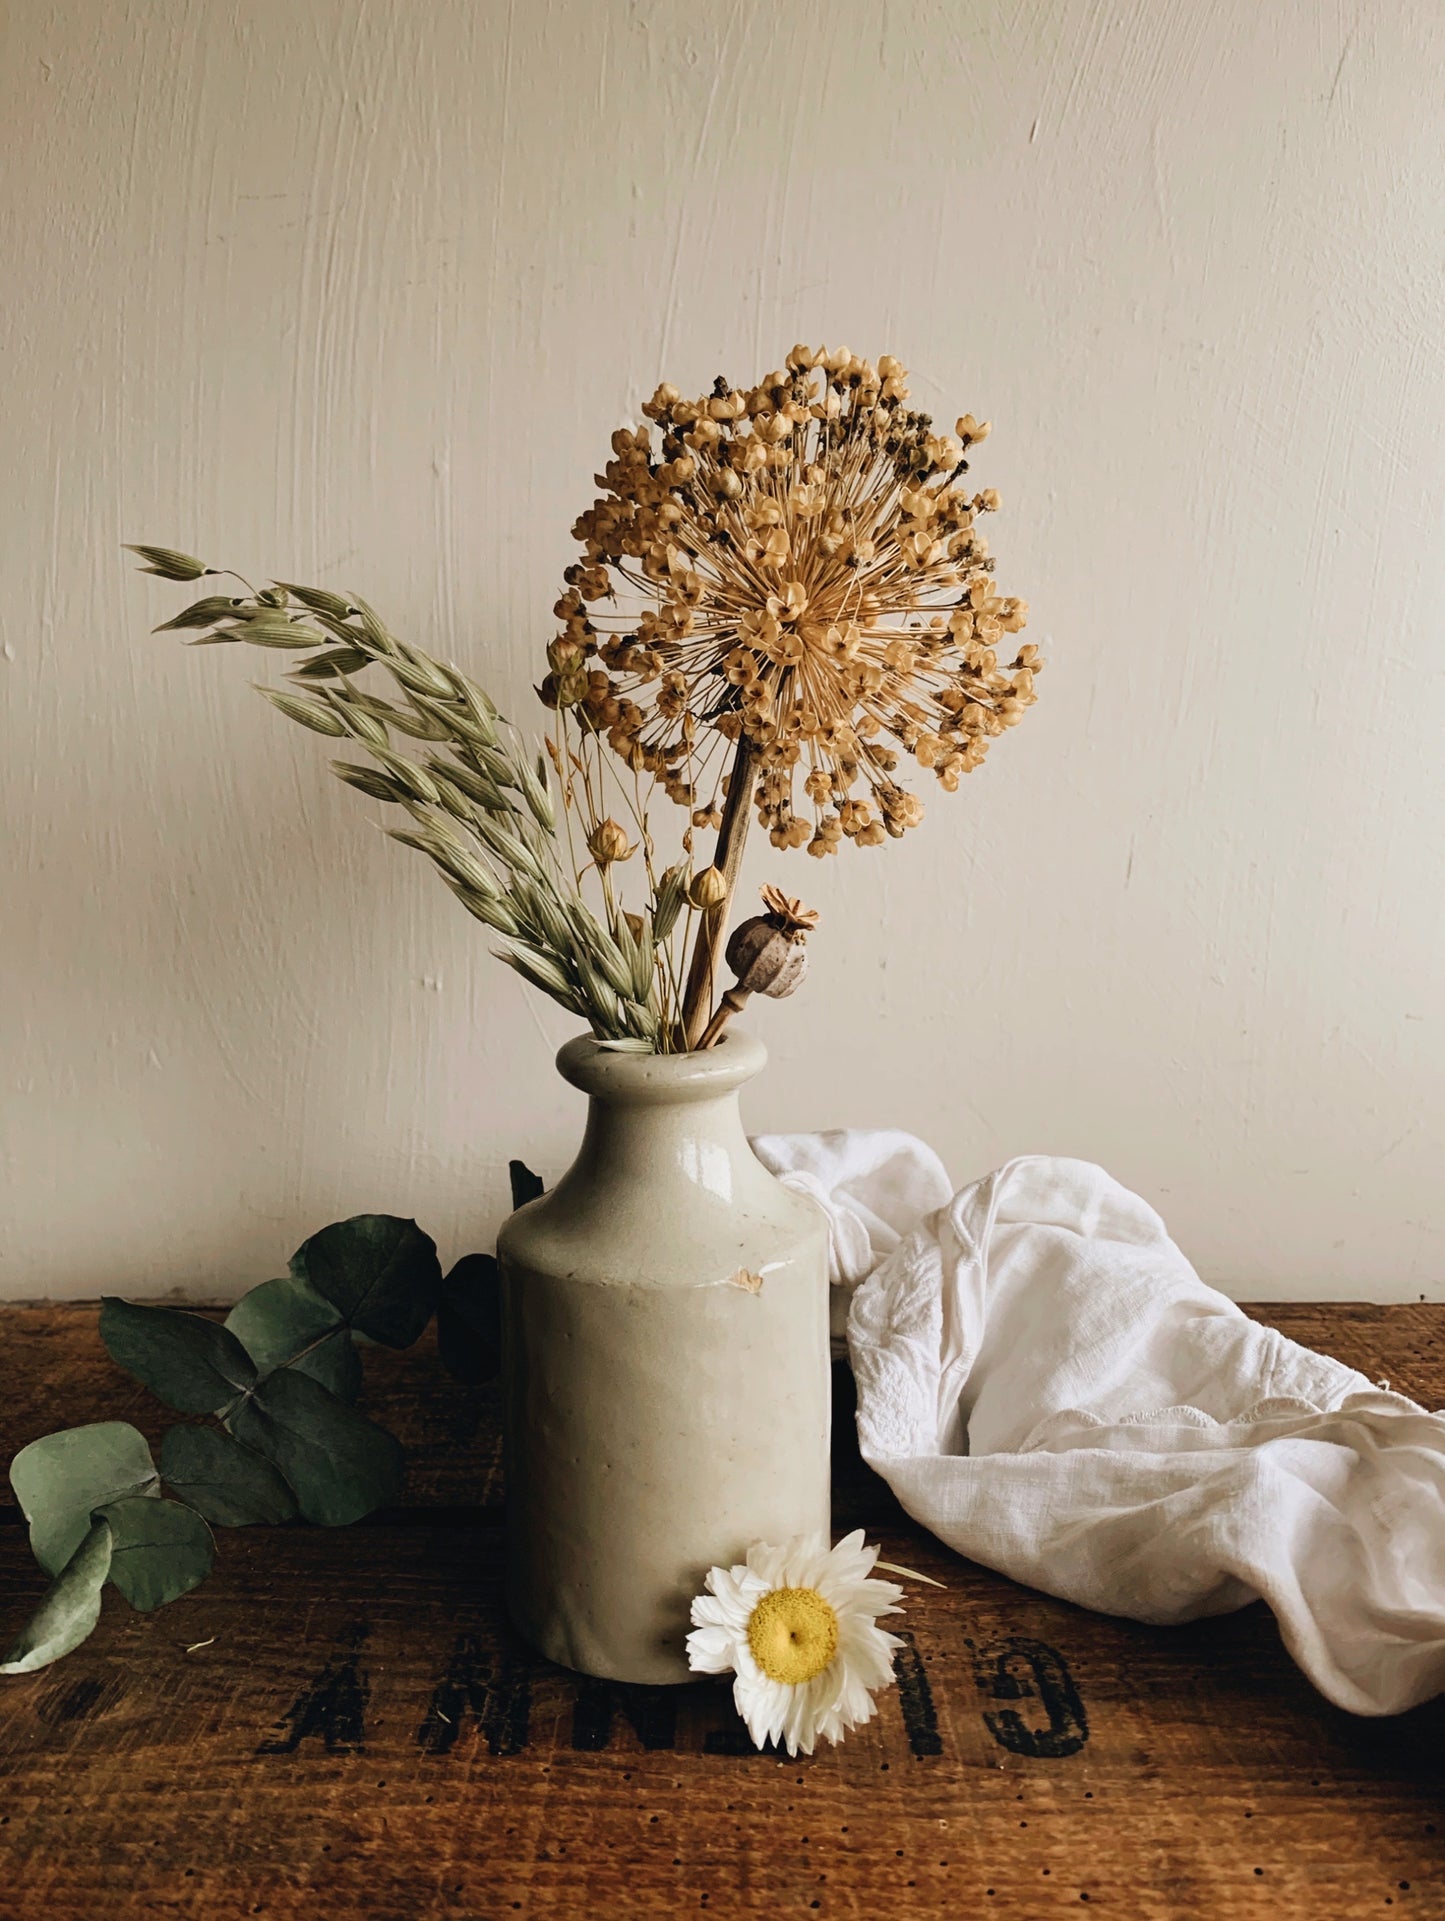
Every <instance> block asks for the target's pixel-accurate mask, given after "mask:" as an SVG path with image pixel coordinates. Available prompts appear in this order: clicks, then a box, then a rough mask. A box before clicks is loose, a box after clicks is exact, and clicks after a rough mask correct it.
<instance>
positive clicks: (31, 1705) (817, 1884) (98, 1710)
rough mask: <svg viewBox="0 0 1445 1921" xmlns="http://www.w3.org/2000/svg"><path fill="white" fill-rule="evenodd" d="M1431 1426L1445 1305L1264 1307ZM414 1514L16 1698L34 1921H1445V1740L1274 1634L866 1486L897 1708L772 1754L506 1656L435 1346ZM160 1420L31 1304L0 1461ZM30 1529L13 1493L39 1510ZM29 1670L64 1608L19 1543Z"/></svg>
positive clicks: (13, 1750) (839, 1471)
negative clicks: (51, 1611)
mask: <svg viewBox="0 0 1445 1921" xmlns="http://www.w3.org/2000/svg"><path fill="white" fill-rule="evenodd" d="M1250 1311H1251V1312H1253V1313H1255V1314H1256V1316H1257V1317H1258V1318H1259V1319H1261V1320H1266V1321H1269V1322H1271V1323H1272V1324H1273V1325H1275V1326H1277V1327H1279V1328H1281V1329H1283V1330H1284V1332H1285V1333H1287V1334H1290V1335H1292V1336H1293V1337H1294V1338H1296V1339H1299V1340H1302V1341H1305V1342H1307V1343H1308V1344H1309V1345H1311V1346H1315V1347H1320V1348H1323V1349H1325V1350H1327V1351H1328V1352H1330V1353H1332V1354H1336V1355H1338V1356H1339V1358H1340V1359H1341V1360H1344V1361H1347V1362H1349V1363H1351V1364H1352V1365H1354V1366H1356V1367H1358V1368H1361V1369H1363V1370H1364V1371H1365V1372H1366V1373H1368V1374H1370V1375H1372V1376H1374V1377H1381V1376H1384V1377H1388V1378H1389V1379H1390V1381H1391V1382H1392V1383H1393V1385H1394V1386H1395V1387H1397V1388H1399V1389H1400V1390H1401V1391H1403V1392H1405V1393H1407V1394H1410V1395H1413V1396H1414V1397H1416V1398H1417V1399H1419V1400H1421V1401H1423V1402H1425V1403H1426V1404H1427V1405H1429V1406H1440V1405H1445V1307H1427V1306H1420V1307H1368V1306H1329V1307H1306V1306H1289V1307H1285V1306H1281V1305H1271V1306H1268V1307H1262V1308H1256V1309H1251V1310H1250ZM368 1369H369V1378H370V1380H371V1382H372V1383H373V1385H372V1387H371V1388H370V1389H369V1395H370V1398H369V1403H368V1405H369V1407H370V1410H371V1411H372V1412H373V1413H374V1414H375V1415H376V1416H377V1418H379V1419H380V1420H382V1421H384V1422H385V1423H386V1424H387V1425H389V1426H391V1427H392V1428H393V1429H394V1430H395V1431H396V1432H397V1433H399V1434H400V1435H401V1436H402V1438H403V1439H404V1440H405V1442H406V1444H407V1447H408V1452H409V1455H410V1458H411V1461H412V1471H411V1478H410V1482H409V1494H408V1504H407V1505H406V1506H405V1507H403V1508H399V1509H396V1510H392V1511H388V1512H386V1513H384V1514H382V1515H379V1516H376V1517H374V1518H373V1519H372V1520H371V1521H369V1522H367V1523H364V1524H362V1525H360V1526H358V1527H354V1528H349V1529H344V1530H339V1531H334V1532H327V1531H322V1530H318V1529H308V1528H298V1527H292V1528H283V1529H272V1530H262V1529H257V1528H247V1529H238V1530H233V1531H222V1532H220V1533H218V1542H219V1549H220V1551H219V1555H218V1561H217V1567H216V1570H215V1572H214V1573H213V1574H212V1576H211V1577H210V1579H209V1580H207V1581H206V1582H205V1583H204V1585H203V1586H202V1587H200V1588H198V1589H197V1590H196V1591H195V1592H194V1593H193V1594H191V1595H188V1596H187V1597H186V1598H185V1599H183V1600H181V1601H177V1602H174V1603H173V1604H172V1605H171V1606H169V1607H167V1608H164V1609H162V1610H161V1611H160V1612H159V1613H157V1614H153V1615H149V1616H142V1615H138V1614H135V1613H132V1612H131V1611H130V1610H129V1608H128V1607H127V1606H126V1604H125V1602H124V1601H123V1600H121V1598H120V1597H119V1596H118V1595H116V1594H115V1592H114V1591H113V1590H109V1589H108V1590H107V1593H106V1600H105V1608H104V1614H103V1617H102V1620H101V1624H100V1627H99V1628H98V1629H97V1631H96V1633H95V1635H94V1636H93V1637H92V1639H91V1640H90V1641H89V1642H88V1643H87V1644H86V1645H85V1646H84V1647H83V1648H81V1649H80V1650H79V1651H77V1652H76V1653H75V1654H73V1655H71V1656H70V1657H69V1658H68V1659H67V1660H65V1661H63V1662H61V1663H59V1664H58V1665H57V1666H55V1667H52V1668H50V1669H47V1670H46V1671H45V1672H43V1673H41V1674H38V1675H34V1676H30V1677H26V1678H24V1679H16V1680H3V1681H0V1916H3V1917H5V1918H6V1921H9V1918H10V1917H17V1918H19V1921H29V1917H37V1921H39V1918H40V1917H44V1921H70V1917H76V1918H77V1921H79V1918H80V1917H84V1918H85V1921H99V1918H100V1917H107V1916H122V1915H123V1916H139V1915H192V1914H194V1915H206V1916H210V1917H218V1918H219V1921H229V1917H231V1916H242V1915H262V1916H268V1915H269V1916H275V1917H282V1916H300V1915H305V1916H307V1917H309V1918H310V1921H329V1917H333V1916H336V1917H340V1916H348V1917H355V1921H430V1918H431V1917H437V1918H438V1921H441V1918H443V1917H445V1921H463V1918H464V1917H485V1921H493V1917H507V1916H510V1915H513V1914H521V1915H524V1916H525V1915H530V1916H538V1917H549V1918H550V1917H567V1921H574V1918H577V1917H582V1916H604V1917H610V1916H624V1917H632V1916H636V1917H643V1916H647V1917H654V1916H655V1917H667V1918H668V1921H674V1918H675V1917H678V1916H685V1915H691V1914H708V1915H712V1916H719V1917H732V1916H753V1915H768V1916H786V1915H794V1914H796V1915H799V1916H803V1917H808V1916H812V1915H819V1916H823V1917H827V1916H834V1917H842V1916H849V1917H858V1918H859V1921H934V1917H938V1921H942V1918H943V1917H948V1921H975V1917H991V1918H996V1921H1044V1917H1050V1916H1056V1915H1062V1914H1070V1915H1077V1914H1080V1913H1081V1912H1088V1913H1095V1912H1099V1913H1103V1914H1107V1915H1113V1916H1118V1917H1120V1918H1121V1921H1156V1917H1190V1918H1191V1921H1192V1918H1193V1917H1205V1918H1206V1921H1214V1918H1215V1917H1218V1921H1244V1918H1245V1917H1249V1918H1250V1921H1256V1918H1257V1921H1264V1918H1265V1917H1269V1918H1270V1921H1280V1918H1281V1917H1296V1916H1298V1917H1310V1921H1343V1918H1344V1917H1353V1916H1357V1915H1370V1916H1378V1917H1383V1916H1385V1915H1386V1914H1387V1913H1392V1914H1398V1915H1401V1916H1405V1915H1410V1916H1432V1917H1445V1860H1442V1841H1441V1830H1445V1807H1442V1806H1441V1795H1440V1789H1441V1783H1442V1776H1445V1706H1442V1703H1440V1702H1435V1703H1431V1704H1429V1705H1428V1706H1426V1707H1423V1708H1419V1709H1417V1710H1416V1711H1415V1712H1413V1713H1411V1714H1407V1715H1402V1716H1399V1717H1397V1718H1394V1719H1391V1720H1386V1721H1366V1720H1358V1719H1354V1718H1352V1717H1351V1716H1349V1715H1346V1714H1342V1713H1341V1712H1339V1711H1338V1710H1337V1709H1335V1708H1332V1707H1330V1706H1329V1705H1328V1703H1327V1702H1325V1701H1324V1700H1323V1699H1321V1697H1320V1696H1318V1695H1317V1694H1316V1693H1315V1692H1314V1691H1313V1690H1312V1689H1311V1688H1310V1686H1309V1684H1308V1683H1307V1682H1306V1681H1305V1680H1304V1678H1303V1677H1302V1676H1301V1675H1300V1674H1299V1672H1298V1671H1297V1670H1296V1668H1295V1667H1294V1666H1293V1664H1292V1663H1291V1662H1290V1660H1289V1659H1288V1657H1287V1656H1286V1655H1285V1654H1284V1652H1283V1650H1282V1648H1281V1646H1280V1643H1279V1637H1278V1634H1277V1632H1276V1629H1275V1626H1274V1622H1273V1620H1272V1618H1271V1616H1270V1615H1269V1614H1268V1613H1267V1612H1266V1611H1265V1609H1264V1608H1263V1607H1253V1608H1250V1609H1247V1610H1246V1611H1245V1612H1243V1613H1241V1614H1236V1615H1233V1616H1229V1617H1226V1618H1224V1619H1221V1620H1215V1621H1209V1622H1205V1623H1203V1624H1200V1625H1198V1626H1195V1627H1190V1628H1175V1629H1149V1628H1141V1627H1136V1626H1134V1625H1132V1624H1130V1623H1128V1622H1122V1621H1114V1620H1107V1619H1104V1618H1101V1617H1099V1616H1096V1615H1091V1614H1087V1613H1084V1612H1082V1611H1081V1610H1079V1609H1077V1608H1073V1607H1069V1606H1066V1605H1065V1604H1063V1603H1061V1602H1058V1601H1051V1600H1047V1599H1044V1598H1043V1597H1041V1596H1039V1595H1036V1594H1033V1593H1031V1592H1029V1591H1028V1590H1026V1589H1024V1588H1020V1587H1017V1586H1015V1585H1014V1584H1013V1583H1012V1582H1010V1581H1006V1580H1003V1579H1001V1578H1000V1577H999V1576H997V1575H994V1574H990V1573H988V1572H986V1571H985V1570H983V1569H980V1568H977V1567H974V1566H972V1565H971V1564H969V1563H967V1562H965V1561H962V1560H960V1559H959V1558H958V1557H957V1556H956V1555H953V1554H950V1553H949V1552H948V1551H947V1550H946V1549H944V1548H942V1547H941V1546H940V1545H939V1544H937V1543H936V1542H934V1541H933V1540H932V1539H931V1537H929V1536H927V1535H925V1534H923V1533H921V1532H920V1531H919V1530H918V1529H917V1528H915V1527H914V1526H913V1525H912V1524H911V1523H910V1522H908V1521H907V1520H906V1519H905V1517H904V1516H903V1515H902V1514H901V1512H900V1510H899V1509H898V1508H897V1506H896V1505H895V1503H894V1501H893V1499H892V1497H891V1495H890V1494H889V1493H888V1491H887V1489H886V1488H885V1487H884V1486H883V1484H882V1483H881V1482H880V1481H878V1480H877V1479H875V1478H874V1477H873V1476H872V1475H871V1474H870V1473H869V1472H868V1470H867V1469H866V1468H864V1467H863V1466H862V1464H861V1462H860V1461H859V1459H858V1455H857V1450H856V1445H855V1444H854V1443H853V1440H852V1424H851V1419H850V1410H849V1408H848V1406H847V1396H848V1392H849V1389H848V1382H847V1377H846V1375H844V1374H843V1373H842V1372H841V1370H840V1374H839V1387H838V1393H839V1407H838V1417H839V1418H838V1422H837V1427H838V1446H837V1449H836V1452H837V1464H836V1468H835V1512H836V1526H837V1528H838V1530H839V1531H840V1532H841V1531H842V1530H844V1529H846V1528H849V1527H853V1526H857V1525H862V1526H865V1527H866V1528H867V1529H868V1533H869V1538H870V1539H872V1540H881V1542H882V1543H883V1547H884V1554H885V1558H886V1559H890V1560H895V1561H902V1562H904V1563H906V1564H907V1565H909V1566H912V1567H917V1568H919V1569H920V1570H922V1571H923V1572H924V1573H928V1574H932V1575H934V1576H936V1577H937V1578H938V1579H940V1580H943V1581H945V1582H946V1583H947V1588H946V1590H944V1591H942V1592H939V1591H937V1590H934V1589H919V1588H915V1589H914V1590H912V1597H913V1598H912V1602H911V1606H910V1608H909V1612H908V1616H907V1635H906V1640H907V1645H906V1647H905V1649H904V1652H903V1654H902V1656H901V1657H900V1660H899V1686H898V1687H897V1688H894V1689H891V1690H890V1691H889V1692H888V1693H887V1694H886V1695H885V1696H884V1697H883V1702H882V1709H881V1713H880V1715H879V1717H878V1719H877V1720H876V1721H875V1722H874V1723H873V1724H872V1725H871V1726H870V1727H869V1728H867V1729H864V1730H861V1731H860V1732H858V1733H856V1734H854V1735H853V1736H852V1737H851V1738H850V1739H849V1740H848V1741H846V1742H845V1743H844V1744H843V1746H841V1747H839V1748H836V1749H828V1750H826V1751H825V1752H822V1753H820V1754H818V1755H816V1756H814V1757H813V1758H812V1759H811V1760H799V1761H789V1760H787V1759H786V1757H785V1756H779V1755H776V1754H771V1753H769V1754H758V1753H755V1752H754V1751H753V1750H752V1748H751V1747H750V1746H749V1744H748V1743H747V1740H746V1738H745V1737H743V1736H742V1730H741V1726H740V1724H739V1723H738V1722H737V1720H736V1718H735V1717H734V1715H733V1711H732V1704H731V1698H730V1694H729V1692H728V1687H727V1684H726V1683H725V1682H724V1683H698V1684H697V1685H695V1686H689V1687H683V1688H676V1689H649V1688H622V1687H612V1686H608V1685H605V1684H601V1683H597V1682H592V1681H587V1680H583V1679H581V1678H579V1677H578V1676H575V1675H572V1674H570V1673H567V1672H566V1671H564V1670H563V1669H561V1668H557V1667H554V1666H552V1665H551V1664H550V1663H549V1662H546V1661H543V1660H541V1659H538V1658H537V1657H535V1656H533V1655H531V1654H530V1653H528V1651H527V1650H526V1649H525V1648H524V1647H523V1646H522V1645H520V1644H519V1643H518V1641H517V1640H516V1639H515V1638H514V1636H513V1635H512V1634H511V1633H510V1632H509V1630H508V1628H507V1626H506V1624H505V1622H504V1621H503V1618H502V1614H501V1607H500V1579H499V1576H500V1561H501V1553H502V1544H503V1534H502V1524H503V1516H502V1505H501V1501H502V1488H501V1476H500V1465H499V1458H498V1440H497V1429H496V1401H495V1395H494V1392H493V1391H492V1390H490V1389H467V1388H461V1387H457V1386H456V1385H454V1384H452V1383H450V1382H449V1381H448V1380H447V1379H446V1378H445V1377H444V1376H443V1375H442V1374H441V1371H440V1369H439V1367H438V1364H437V1362H436V1358H435V1354H434V1352H433V1351H432V1349H431V1347H430V1344H429V1337H428V1341H427V1342H425V1343H423V1344H422V1345H421V1346H419V1347H418V1348H417V1349H415V1350H414V1351H413V1352H411V1353H409V1354H406V1355H399V1356H391V1355H383V1354H380V1353H377V1354H373V1355H371V1356H369V1357H368ZM156 1411H157V1410H156V1409H155V1407H154V1403H153V1402H152V1401H151V1400H150V1397H149V1396H147V1395H146V1394H145V1393H144V1392H143V1391H142V1390H141V1389H139V1388H138V1387H136V1386H135V1385H134V1384H133V1383H132V1382H131V1381H130V1379H129V1377H127V1376H125V1375H123V1374H121V1372H120V1371H119V1370H118V1369H117V1368H115V1367H114V1366H113V1365H112V1364H111V1363H110V1361H109V1360H108V1359H107V1358H106V1356H105V1354H104V1351H103V1350H102V1348H101V1346H100V1342H99V1339H98V1337H97V1335H96V1331H95V1311H94V1309H93V1308H91V1307H64V1308H56V1307H50V1308H38V1307H12V1308H6V1309H0V1447H3V1451H4V1456H5V1458H6V1459H7V1460H8V1459H9V1457H10V1455H11V1454H13V1453H14V1451H15V1450H16V1449H17V1448H18V1447H20V1446H22V1445H23V1444H24V1443H25V1442H27V1441H30V1440H32V1439H34V1438H35V1437H36V1436H37V1435H39V1434H42V1433H46V1432H48V1431H49V1430H51V1429H52V1428H56V1427H64V1426H71V1425H74V1424H76V1423H78V1422H81V1421H93V1420H102V1419H126V1420H131V1421H134V1422H135V1424H136V1425H137V1426H139V1427H141V1428H142V1429H144V1430H145V1431H147V1432H148V1433H150V1434H152V1435H154V1434H155V1433H156V1432H157V1431H158V1424H157V1422H156V1421H155V1419H154V1414H155V1412H156ZM5 1493H6V1497H7V1498H8V1488H7V1489H6V1490H5ZM0 1523H3V1524H0V1617H3V1618H0V1635H4V1636H6V1637H8V1635H9V1633H10V1631H11V1630H12V1629H13V1628H14V1627H17V1626H18V1625H19V1623H20V1621H21V1620H22V1619H23V1617H24V1616H25V1614H26V1613H27V1612H28V1610H29V1609H30V1607H31V1606H32V1605H33V1603H34V1602H35V1600H36V1599H37V1598H38V1596H39V1594H40V1593H41V1591H42V1589H43V1587H44V1580H43V1577H41V1575H40V1574H39V1572H38V1570H37V1569H36V1567H35V1565H34V1563H33V1562H32V1560H31V1558H30V1554H29V1550H28V1547H27V1544H26V1539H25V1530H24V1527H23V1524H22V1523H21V1520H20V1517H19V1515H18V1513H17V1512H16V1511H15V1510H14V1508H13V1506H12V1507H9V1508H7V1509H5V1510H4V1511H3V1512H0Z"/></svg>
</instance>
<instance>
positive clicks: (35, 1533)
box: [10, 1421, 160, 1575]
mask: <svg viewBox="0 0 1445 1921" xmlns="http://www.w3.org/2000/svg"><path fill="white" fill-rule="evenodd" d="M10 1485H11V1487H13V1488H14V1490H15V1498H16V1500H17V1501H18V1502H19V1503H20V1508H21V1512H22V1513H23V1514H24V1516H25V1518H26V1520H27V1521H28V1522H29V1523H30V1548H31V1552H32V1553H33V1554H34V1556H35V1558H36V1560H37V1561H38V1562H39V1563H40V1565H41V1567H43V1568H44V1570H45V1572H46V1573H47V1574H50V1575H58V1574H59V1573H60V1572H61V1570H62V1569H63V1568H64V1567H65V1566H66V1564H67V1562H68V1561H69V1560H70V1557H71V1556H72V1555H73V1554H74V1553H75V1551H76V1549H77V1548H78V1547H79V1546H80V1544H81V1542H82V1541H83V1540H84V1539H85V1537H86V1535H87V1534H88V1533H89V1532H90V1525H91V1522H90V1517H91V1513H92V1511H93V1510H94V1509H95V1508H98V1507H103V1506H104V1505H105V1504H106V1502H108V1501H114V1500H118V1499H119V1498H120V1497H121V1496H123V1495H130V1494H134V1495H146V1496H154V1495H156V1494H158V1493H159V1492H160V1485H159V1477H158V1475H157V1474H156V1469H155V1463H154V1461H152V1459H151V1451H150V1449H149V1448H148V1447H147V1446H146V1442H145V1436H144V1435H142V1434H140V1433H138V1432H137V1430H136V1429H135V1428H133V1427H132V1426H131V1425H130V1423H129V1422H128V1421H96V1422H94V1423H92V1424H91V1425H90V1426H88V1427H68V1428H63V1429H62V1430H61V1431H60V1433H58V1434H46V1435H43V1436H42V1437H41V1438H40V1440H38V1441H32V1442H31V1443H30V1445H29V1446H28V1447H22V1448H21V1450H20V1452H19V1453H18V1454H17V1455H16V1456H15V1459H14V1460H13V1461H12V1462H11V1463H10Z"/></svg>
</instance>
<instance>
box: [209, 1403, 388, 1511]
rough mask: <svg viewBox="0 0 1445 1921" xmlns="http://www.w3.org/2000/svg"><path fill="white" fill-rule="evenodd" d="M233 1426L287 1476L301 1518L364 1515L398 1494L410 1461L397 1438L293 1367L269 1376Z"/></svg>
mask: <svg viewBox="0 0 1445 1921" xmlns="http://www.w3.org/2000/svg"><path fill="white" fill-rule="evenodd" d="M231 1425H232V1429H233V1431H234V1433H235V1435H236V1438H237V1440H239V1441H243V1442H244V1443H245V1444H246V1446H247V1447H253V1448H255V1450H256V1452H257V1453H258V1454H264V1455H265V1456H266V1458H267V1460H268V1461H272V1462H274V1463H275V1465H276V1466H277V1467H278V1468H279V1469H280V1470H281V1472H282V1474H283V1475H285V1477H286V1479H287V1480H288V1481H289V1482H290V1484H291V1486H292V1487H293V1488H294V1489H295V1491H296V1503H297V1506H298V1507H299V1508H300V1510H301V1514H302V1517H303V1519H305V1520H307V1521H315V1522H317V1523H318V1524H319V1525H320V1526H322V1527H345V1526H346V1525H347V1524H348V1522H351V1521H359V1520H360V1519H361V1517H362V1515H363V1514H370V1513H371V1511H372V1509H373V1508H378V1507H381V1506H383V1505H384V1504H385V1503H386V1502H388V1501H393V1500H395V1499H396V1497H397V1495H398V1494H399V1493H400V1492H401V1484H402V1478H403V1474H404V1472H405V1462H404V1457H403V1455H402V1451H401V1446H400V1443H399V1442H398V1441H397V1440H396V1439H395V1437H394V1436H392V1435H390V1434H388V1433H387V1432H386V1430H385V1428H381V1427H378V1426H377V1425H376V1423H375V1422H374V1421H368V1420H365V1419H364V1418H363V1417H362V1416H361V1415H360V1414H358V1413H356V1412H355V1410H354V1409H352V1408H349V1407H348V1406H347V1405H346V1403H345V1402H344V1401H339V1400H338V1399H337V1398H336V1396H335V1395H334V1394H329V1393H328V1392H327V1391H326V1389H325V1388H324V1387H322V1385H321V1383H320V1382H319V1381H313V1380H312V1379H311V1377H310V1376H309V1375H307V1374H298V1373H297V1372H296V1370H295V1369H294V1368H289V1367H287V1368H282V1369H281V1370H280V1371H279V1372H278V1373H275V1374H268V1375H267V1376H266V1378H265V1380H263V1381H261V1382H260V1383H259V1384H258V1386H257V1388H256V1391H255V1392H254V1394H252V1395H251V1397H250V1398H249V1400H246V1401H243V1402H242V1404H241V1406H240V1407H238V1408H237V1409H236V1412H235V1414H234V1415H233V1416H232V1417H231Z"/></svg>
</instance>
